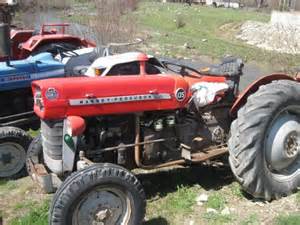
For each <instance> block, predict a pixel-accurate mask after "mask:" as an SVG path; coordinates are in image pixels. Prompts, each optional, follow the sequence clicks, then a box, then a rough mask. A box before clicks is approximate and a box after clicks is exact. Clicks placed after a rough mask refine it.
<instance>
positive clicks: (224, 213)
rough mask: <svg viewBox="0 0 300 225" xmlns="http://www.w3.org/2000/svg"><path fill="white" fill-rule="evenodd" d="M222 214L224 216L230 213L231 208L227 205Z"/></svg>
mask: <svg viewBox="0 0 300 225" xmlns="http://www.w3.org/2000/svg"><path fill="white" fill-rule="evenodd" d="M221 214H222V215H223V216H226V215H229V214H230V209H229V208H228V207H227V206H226V207H225V208H224V209H223V210H222V211H221Z"/></svg>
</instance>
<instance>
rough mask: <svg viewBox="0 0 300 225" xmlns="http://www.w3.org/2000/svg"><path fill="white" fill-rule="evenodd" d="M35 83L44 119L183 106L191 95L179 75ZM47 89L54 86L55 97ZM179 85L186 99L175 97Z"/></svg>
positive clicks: (53, 80) (83, 78) (55, 80)
mask: <svg viewBox="0 0 300 225" xmlns="http://www.w3.org/2000/svg"><path fill="white" fill-rule="evenodd" d="M36 87H38V88H39V89H41V92H42V98H43V104H44V109H43V110H40V108H39V107H38V106H36V105H35V108H34V110H35V112H36V113H37V115H39V116H40V117H41V118H43V119H58V118H64V117H66V116H69V115H77V116H95V115H107V114H122V113H124V114H125V113H132V112H142V111H152V110H169V109H176V108H182V107H184V106H185V104H186V102H187V100H188V96H189V85H188V82H187V81H185V79H184V78H183V77H181V76H176V75H140V76H110V77H97V78H89V77H80V78H79V77H77V78H58V79H48V80H40V81H36V82H33V91H34V92H35V90H36ZM48 89H51V91H53V89H55V91H56V92H55V91H54V92H55V93H56V94H57V96H56V98H55V99H51V98H50V99H49V98H47V97H46V92H47V90H48ZM178 89H181V91H182V90H183V92H184V94H185V96H184V98H183V99H177V98H176V96H175V95H176V91H177V90H178Z"/></svg>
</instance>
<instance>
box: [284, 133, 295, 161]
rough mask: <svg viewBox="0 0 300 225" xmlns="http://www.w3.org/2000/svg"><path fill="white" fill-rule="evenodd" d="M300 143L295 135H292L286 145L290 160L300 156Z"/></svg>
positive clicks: (285, 148) (285, 149) (286, 152)
mask: <svg viewBox="0 0 300 225" xmlns="http://www.w3.org/2000/svg"><path fill="white" fill-rule="evenodd" d="M298 149H299V142H298V139H297V136H296V135H295V134H290V135H289V136H288V137H287V139H286V141H285V145H284V151H285V154H286V156H287V157H288V158H293V157H295V156H296V155H297V154H298Z"/></svg>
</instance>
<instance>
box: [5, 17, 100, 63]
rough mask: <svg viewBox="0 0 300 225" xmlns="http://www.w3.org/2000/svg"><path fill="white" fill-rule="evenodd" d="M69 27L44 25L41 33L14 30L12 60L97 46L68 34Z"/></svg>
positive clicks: (12, 32)
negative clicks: (42, 53)
mask: <svg viewBox="0 0 300 225" xmlns="http://www.w3.org/2000/svg"><path fill="white" fill-rule="evenodd" d="M68 26H69V24H67V23H63V24H44V25H43V26H42V28H41V30H40V31H35V30H15V29H12V30H11V32H10V39H11V58H12V59H16V60H17V59H25V58H27V57H28V56H30V55H36V54H38V53H41V52H50V53H52V54H53V55H57V54H58V53H60V52H61V51H72V50H75V49H78V48H86V47H95V46H96V44H95V43H93V42H91V41H88V40H86V39H83V38H80V37H76V36H73V35H69V34H66V33H65V32H66V28H67V27H68Z"/></svg>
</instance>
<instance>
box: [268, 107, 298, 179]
mask: <svg viewBox="0 0 300 225" xmlns="http://www.w3.org/2000/svg"><path fill="white" fill-rule="evenodd" d="M265 148H266V152H265V154H266V161H267V163H268V165H269V169H271V170H274V171H278V172H279V171H285V172H288V173H291V172H292V171H294V170H295V169H297V166H298V165H297V164H298V163H299V157H298V156H299V152H300V151H299V149H300V123H299V121H298V118H297V117H296V116H294V115H291V114H288V113H286V114H284V115H281V116H279V117H278V118H277V119H276V120H275V121H274V123H273V124H272V125H271V127H270V129H269V133H268V135H267V138H266V146H265Z"/></svg>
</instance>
